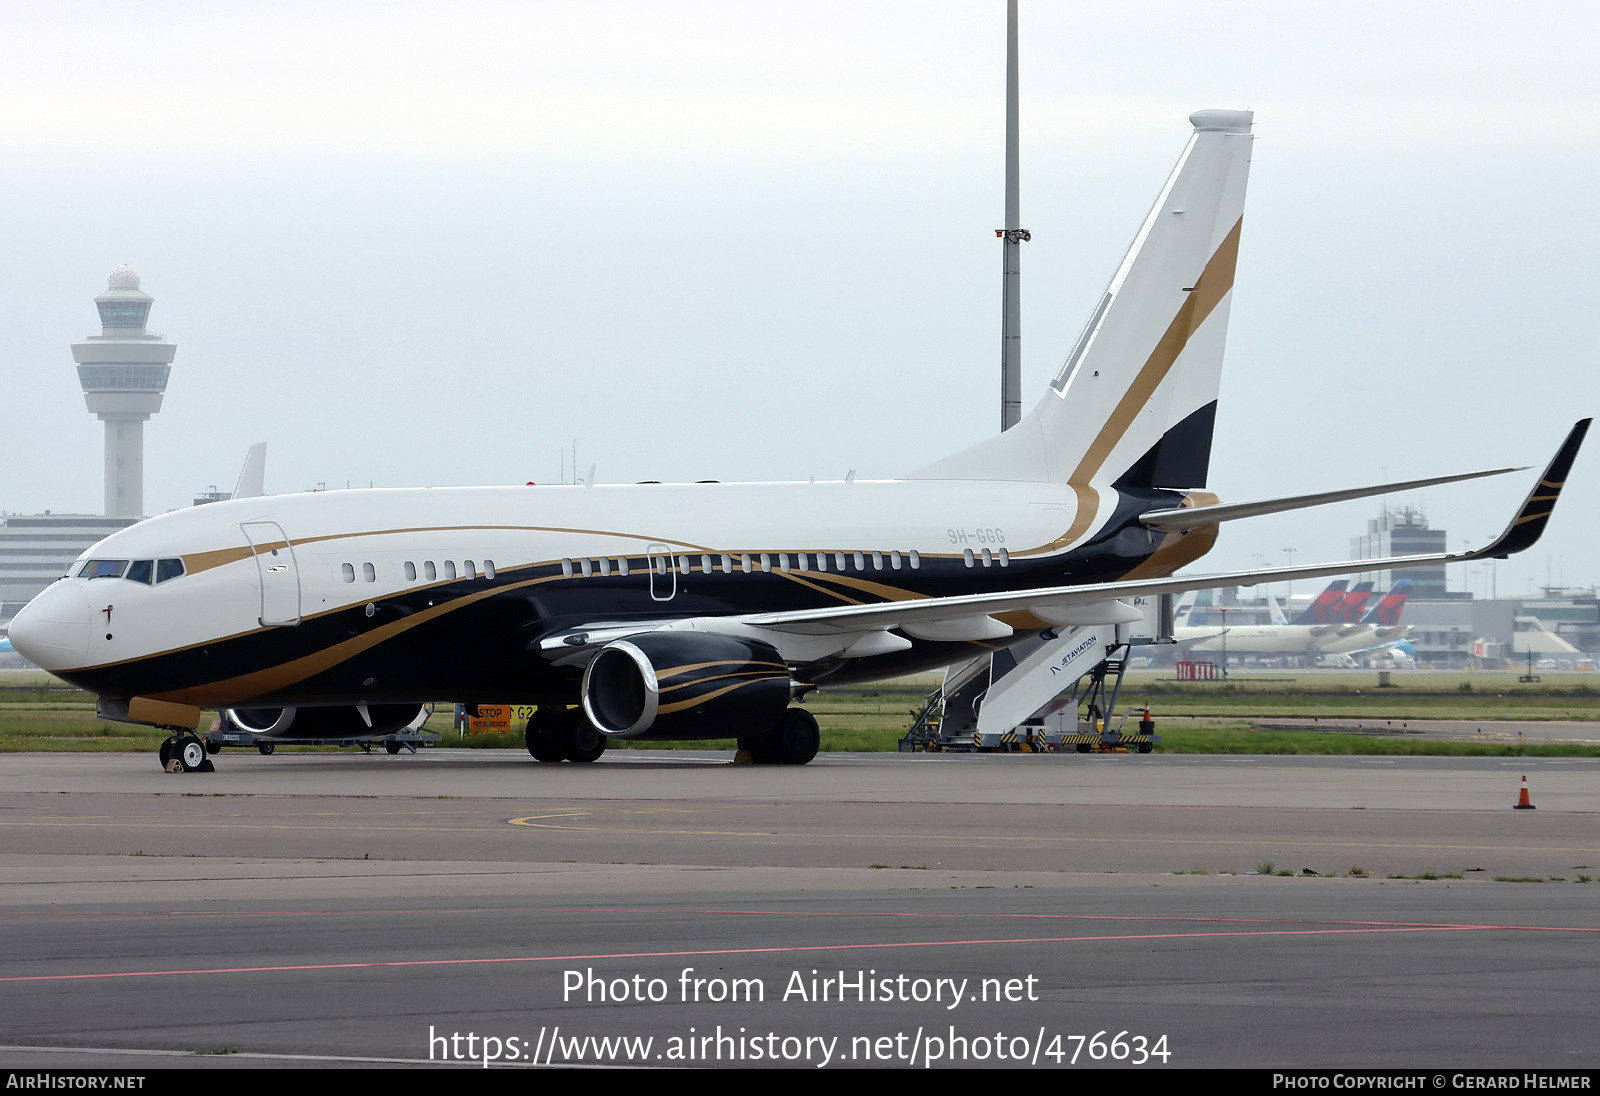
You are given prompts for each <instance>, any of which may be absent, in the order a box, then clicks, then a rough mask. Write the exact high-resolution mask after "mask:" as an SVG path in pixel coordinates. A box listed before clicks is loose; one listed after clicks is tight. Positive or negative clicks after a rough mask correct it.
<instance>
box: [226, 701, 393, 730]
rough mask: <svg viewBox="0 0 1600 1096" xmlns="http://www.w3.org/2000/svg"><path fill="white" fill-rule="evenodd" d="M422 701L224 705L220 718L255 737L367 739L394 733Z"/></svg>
mask: <svg viewBox="0 0 1600 1096" xmlns="http://www.w3.org/2000/svg"><path fill="white" fill-rule="evenodd" d="M423 707H424V705H421V704H369V705H367V715H368V716H369V717H370V718H371V720H372V722H371V723H370V724H368V722H367V721H366V720H365V719H363V718H361V709H360V708H357V707H356V706H354V705H347V706H344V707H339V708H226V709H224V710H223V712H222V717H223V718H224V719H226V720H227V721H228V722H229V723H231V724H233V725H234V726H235V727H237V728H238V729H239V730H241V731H244V732H245V733H247V734H253V735H255V736H256V737H258V738H368V737H371V736H373V735H385V734H394V733H396V732H397V731H403V730H405V728H406V727H407V726H408V725H409V724H410V723H411V722H412V720H414V719H416V718H417V717H418V716H419V715H421V714H422V710H423Z"/></svg>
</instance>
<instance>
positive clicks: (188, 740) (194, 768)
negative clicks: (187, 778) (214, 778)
mask: <svg viewBox="0 0 1600 1096" xmlns="http://www.w3.org/2000/svg"><path fill="white" fill-rule="evenodd" d="M161 767H162V768H163V769H165V770H166V771H167V772H169V773H175V772H185V773H209V772H216V766H215V765H213V764H211V759H210V758H209V757H207V756H206V744H205V743H204V742H203V741H201V739H200V736H199V735H197V734H195V733H194V732H193V731H187V730H185V731H178V732H176V733H174V734H173V735H172V736H171V737H170V738H168V739H166V740H165V741H163V742H162V743H161Z"/></svg>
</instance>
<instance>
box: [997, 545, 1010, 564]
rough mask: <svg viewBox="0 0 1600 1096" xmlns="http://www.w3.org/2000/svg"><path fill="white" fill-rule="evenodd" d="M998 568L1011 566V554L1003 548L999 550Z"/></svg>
mask: <svg viewBox="0 0 1600 1096" xmlns="http://www.w3.org/2000/svg"><path fill="white" fill-rule="evenodd" d="M1000 566H1002V567H1010V566H1011V552H1010V551H1009V550H1007V549H1005V548H1002V549H1000Z"/></svg>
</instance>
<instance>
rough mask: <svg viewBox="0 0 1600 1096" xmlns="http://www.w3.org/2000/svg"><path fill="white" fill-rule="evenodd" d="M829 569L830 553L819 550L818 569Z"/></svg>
mask: <svg viewBox="0 0 1600 1096" xmlns="http://www.w3.org/2000/svg"><path fill="white" fill-rule="evenodd" d="M827 569H828V553H826V552H818V553H817V570H819V571H826V570H827Z"/></svg>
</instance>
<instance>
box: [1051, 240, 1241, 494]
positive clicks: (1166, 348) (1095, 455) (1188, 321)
mask: <svg viewBox="0 0 1600 1096" xmlns="http://www.w3.org/2000/svg"><path fill="white" fill-rule="evenodd" d="M1243 224H1244V219H1243V218H1240V219H1239V220H1237V221H1235V222H1234V223H1233V228H1232V229H1230V230H1229V232H1228V235H1227V237H1226V238H1225V239H1224V240H1223V241H1222V244H1221V246H1219V247H1218V248H1217V250H1216V252H1215V253H1214V254H1213V255H1212V256H1211V258H1210V260H1209V261H1207V263H1206V268H1205V270H1204V271H1202V272H1201V274H1200V278H1199V280H1197V281H1196V282H1195V283H1194V289H1193V290H1192V291H1191V292H1190V293H1189V295H1188V298H1187V299H1186V300H1185V301H1184V302H1183V306H1182V307H1181V308H1179V309H1178V314H1177V315H1176V316H1174V317H1173V318H1172V322H1171V323H1170V324H1168V325H1167V330H1166V331H1165V332H1164V333H1163V334H1162V336H1161V340H1160V341H1159V342H1157V343H1156V348H1155V349H1154V350H1152V351H1151V352H1150V357H1149V358H1148V359H1146V361H1145V363H1144V365H1143V366H1142V367H1141V368H1140V370H1139V374H1138V376H1136V377H1135V378H1134V380H1133V383H1132V384H1130V385H1129V386H1128V390H1127V391H1126V392H1125V393H1123V396H1122V399H1121V400H1120V401H1118V403H1117V406H1116V408H1115V409H1114V410H1113V411H1112V412H1111V415H1110V417H1108V418H1107V419H1106V422H1105V425H1104V426H1102V427H1101V428H1100V433H1099V434H1098V435H1096V436H1095V439H1094V441H1093V442H1092V443H1091V444H1090V445H1089V449H1088V451H1087V452H1085V453H1084V455H1083V459H1082V460H1081V461H1079V462H1078V467H1077V469H1076V470H1074V471H1073V473H1072V475H1070V476H1068V477H1067V480H1068V482H1069V483H1087V482H1089V481H1090V480H1091V479H1092V478H1093V477H1094V475H1095V473H1096V472H1098V471H1100V468H1101V466H1102V465H1104V464H1105V462H1106V458H1108V457H1109V456H1111V451H1112V449H1114V448H1116V445H1117V443H1118V442H1120V441H1121V440H1122V438H1123V435H1124V434H1126V433H1127V432H1128V427H1129V426H1131V425H1132V424H1133V420H1134V418H1135V417H1136V416H1137V415H1138V414H1139V411H1140V410H1141V409H1142V408H1143V407H1144V405H1145V404H1146V403H1148V402H1149V401H1150V397H1151V396H1152V395H1154V394H1155V390H1156V388H1157V386H1159V385H1160V384H1161V382H1162V380H1164V379H1165V378H1166V375H1167V374H1168V373H1169V372H1171V370H1172V366H1173V363H1175V362H1176V361H1177V360H1178V355H1180V354H1182V353H1183V348H1184V347H1185V346H1187V345H1188V343H1189V337H1190V336H1191V335H1193V334H1194V333H1195V331H1196V330H1197V329H1198V328H1199V327H1200V325H1201V324H1203V323H1205V321H1206V317H1208V316H1210V315H1211V313H1212V310H1213V309H1215V308H1216V307H1217V305H1218V304H1220V303H1221V302H1222V298H1223V297H1225V296H1227V294H1228V291H1229V290H1231V289H1232V288H1233V275H1234V266H1235V265H1236V264H1237V262H1238V259H1239V230H1240V228H1241V226H1243Z"/></svg>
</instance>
